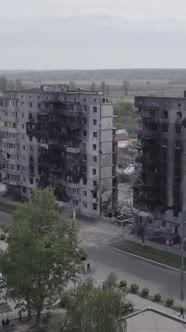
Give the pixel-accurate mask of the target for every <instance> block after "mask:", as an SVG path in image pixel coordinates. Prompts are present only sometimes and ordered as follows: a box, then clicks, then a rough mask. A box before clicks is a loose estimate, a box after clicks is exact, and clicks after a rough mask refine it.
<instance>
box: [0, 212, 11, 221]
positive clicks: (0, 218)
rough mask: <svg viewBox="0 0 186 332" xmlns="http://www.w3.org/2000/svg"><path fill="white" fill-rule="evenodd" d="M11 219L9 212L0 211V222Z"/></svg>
mask: <svg viewBox="0 0 186 332" xmlns="http://www.w3.org/2000/svg"><path fill="white" fill-rule="evenodd" d="M12 221H13V219H12V216H11V215H10V214H9V213H6V212H2V211H0V223H7V224H9V223H11V222H12Z"/></svg>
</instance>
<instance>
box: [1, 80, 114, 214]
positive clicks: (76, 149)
mask: <svg viewBox="0 0 186 332" xmlns="http://www.w3.org/2000/svg"><path fill="white" fill-rule="evenodd" d="M1 115H2V122H3V126H2V131H3V132H4V138H3V156H4V158H5V161H6V162H5V168H4V169H3V182H4V183H5V184H6V185H7V187H8V190H10V191H14V192H15V191H17V193H18V194H20V195H21V196H26V197H29V196H30V194H31V192H32V189H33V188H35V187H41V188H43V187H45V186H47V185H52V187H53V188H54V192H55V195H56V199H57V200H58V201H60V204H61V205H65V206H75V207H76V209H77V211H79V212H80V213H82V214H85V215H88V216H92V215H93V216H96V215H97V216H99V215H101V214H104V213H105V210H107V211H108V210H109V211H112V210H113V209H115V208H116V207H117V180H116V164H117V158H116V149H115V144H116V143H115V134H114V130H113V106H112V100H111V98H109V97H106V96H103V94H102V93H100V92H90V91H82V90H80V89H78V90H77V91H69V89H68V86H65V85H58V86H53V85H51V86H50V85H43V86H41V89H38V90H34V89H33V90H23V91H17V92H14V91H13V92H6V93H5V95H4V101H3V106H2V107H1Z"/></svg>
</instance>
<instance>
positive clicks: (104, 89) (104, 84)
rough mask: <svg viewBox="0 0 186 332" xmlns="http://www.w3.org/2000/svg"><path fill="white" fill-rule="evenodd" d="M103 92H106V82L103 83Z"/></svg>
mask: <svg viewBox="0 0 186 332" xmlns="http://www.w3.org/2000/svg"><path fill="white" fill-rule="evenodd" d="M101 91H103V93H104V94H105V92H106V83H105V81H102V82H101Z"/></svg>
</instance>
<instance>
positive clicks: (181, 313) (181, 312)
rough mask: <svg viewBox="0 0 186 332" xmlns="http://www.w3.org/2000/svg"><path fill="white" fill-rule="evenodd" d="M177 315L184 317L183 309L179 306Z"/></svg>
mask: <svg viewBox="0 0 186 332" xmlns="http://www.w3.org/2000/svg"><path fill="white" fill-rule="evenodd" d="M178 317H182V318H183V319H184V318H185V317H184V310H183V308H182V307H180V314H179V316H178Z"/></svg>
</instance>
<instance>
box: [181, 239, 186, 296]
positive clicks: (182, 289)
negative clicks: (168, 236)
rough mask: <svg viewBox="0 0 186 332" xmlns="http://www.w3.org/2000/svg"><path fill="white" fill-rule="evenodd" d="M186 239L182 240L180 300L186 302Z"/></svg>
mask: <svg viewBox="0 0 186 332" xmlns="http://www.w3.org/2000/svg"><path fill="white" fill-rule="evenodd" d="M185 241H186V237H184V238H183V239H182V243H181V282H180V298H181V301H184V243H185Z"/></svg>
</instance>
